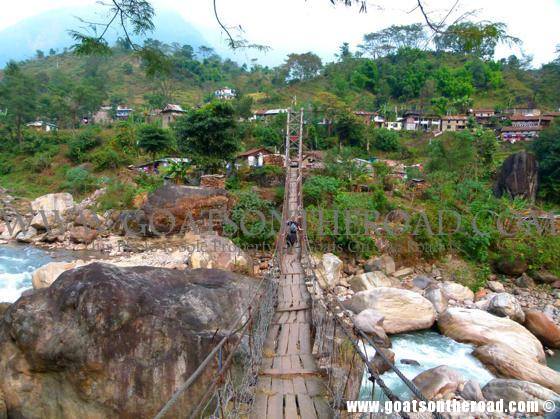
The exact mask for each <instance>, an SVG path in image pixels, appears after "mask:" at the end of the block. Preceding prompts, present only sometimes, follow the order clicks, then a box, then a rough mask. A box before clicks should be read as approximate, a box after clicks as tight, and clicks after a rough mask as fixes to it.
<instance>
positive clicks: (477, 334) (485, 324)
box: [438, 307, 545, 363]
mask: <svg viewBox="0 0 560 419" xmlns="http://www.w3.org/2000/svg"><path fill="white" fill-rule="evenodd" d="M438 327H439V329H440V331H441V332H442V333H443V334H444V335H445V336H449V337H450V338H452V339H455V340H457V341H459V342H466V343H472V344H474V345H487V344H493V343H501V344H502V345H505V346H507V347H509V348H510V349H511V351H512V352H517V353H519V354H521V355H523V356H525V357H526V359H527V360H533V361H535V362H540V363H544V361H545V354H544V349H543V346H542V344H541V343H540V342H539V340H538V339H537V338H536V337H535V336H533V334H532V333H531V332H529V331H528V330H527V329H525V328H524V327H523V326H521V325H520V324H519V323H517V322H515V321H513V320H510V319H508V318H505V317H497V316H494V315H493V314H490V313H487V312H486V311H482V310H477V309H467V308H459V307H450V308H448V309H447V310H446V311H445V312H443V313H442V314H440V316H439V319H438Z"/></svg>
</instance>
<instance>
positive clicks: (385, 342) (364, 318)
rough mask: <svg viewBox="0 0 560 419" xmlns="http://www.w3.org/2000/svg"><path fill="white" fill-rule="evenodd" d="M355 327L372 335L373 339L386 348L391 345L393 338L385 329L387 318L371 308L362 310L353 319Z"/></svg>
mask: <svg viewBox="0 0 560 419" xmlns="http://www.w3.org/2000/svg"><path fill="white" fill-rule="evenodd" d="M352 320H353V321H354V327H355V328H356V329H358V330H361V331H362V332H364V333H366V334H368V335H370V336H371V337H372V339H373V341H374V342H375V343H377V344H379V345H380V346H383V347H385V348H390V347H391V340H390V339H389V337H388V336H387V334H386V333H385V329H383V321H384V320H385V318H384V317H383V316H382V315H380V314H379V313H378V312H376V311H375V310H372V309H370V308H368V309H366V310H364V311H362V312H360V314H358V315H356V316H355V317H354V318H353V319H352Z"/></svg>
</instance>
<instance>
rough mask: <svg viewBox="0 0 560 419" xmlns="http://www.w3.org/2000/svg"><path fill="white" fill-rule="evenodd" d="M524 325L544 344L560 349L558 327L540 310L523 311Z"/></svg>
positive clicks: (559, 331) (559, 328)
mask: <svg viewBox="0 0 560 419" xmlns="http://www.w3.org/2000/svg"><path fill="white" fill-rule="evenodd" d="M525 327H526V328H527V329H529V331H530V332H531V333H532V334H533V335H535V336H536V337H537V338H538V339H539V340H540V341H541V342H542V344H543V345H544V346H546V347H548V348H552V349H560V327H558V325H557V324H556V323H554V322H553V321H552V320H550V318H549V317H548V316H547V315H546V314H544V313H543V312H542V311H536V310H529V311H526V312H525Z"/></svg>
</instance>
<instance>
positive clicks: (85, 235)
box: [68, 226, 99, 244]
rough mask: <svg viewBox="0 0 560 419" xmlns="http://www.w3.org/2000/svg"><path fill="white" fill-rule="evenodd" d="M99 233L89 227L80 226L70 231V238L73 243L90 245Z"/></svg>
mask: <svg viewBox="0 0 560 419" xmlns="http://www.w3.org/2000/svg"><path fill="white" fill-rule="evenodd" d="M98 234H99V233H98V231H97V230H94V229H91V228H89V227H84V226H78V227H72V228H71V229H69V230H68V237H69V238H70V241H72V242H73V243H83V244H90V243H92V242H93V241H94V240H95V239H96V238H97V236H98Z"/></svg>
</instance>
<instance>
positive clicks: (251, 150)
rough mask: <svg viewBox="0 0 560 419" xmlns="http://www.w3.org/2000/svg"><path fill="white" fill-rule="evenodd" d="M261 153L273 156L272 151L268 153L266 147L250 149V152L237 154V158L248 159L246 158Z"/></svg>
mask: <svg viewBox="0 0 560 419" xmlns="http://www.w3.org/2000/svg"><path fill="white" fill-rule="evenodd" d="M262 152H266V153H268V154H273V153H272V151H270V150H269V149H268V148H266V147H258V148H252V149H250V150H247V151H244V152H243V153H239V154H238V155H237V157H238V158H239V157H248V156H252V155H253V154H258V153H262Z"/></svg>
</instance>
